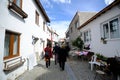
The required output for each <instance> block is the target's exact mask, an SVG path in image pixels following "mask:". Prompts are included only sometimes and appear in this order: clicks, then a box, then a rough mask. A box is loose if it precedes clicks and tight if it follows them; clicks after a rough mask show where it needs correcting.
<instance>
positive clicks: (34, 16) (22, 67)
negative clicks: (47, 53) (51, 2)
mask: <svg viewBox="0 0 120 80" xmlns="http://www.w3.org/2000/svg"><path fill="white" fill-rule="evenodd" d="M0 10H1V11H0V18H1V19H0V73H1V74H0V80H14V79H15V78H16V77H17V76H19V75H21V74H22V73H23V72H25V71H26V70H31V69H32V68H33V67H34V66H35V65H37V63H38V61H39V60H40V55H41V53H42V51H43V48H44V47H45V46H46V44H47V38H48V37H49V34H48V29H47V27H49V26H48V24H49V23H50V20H49V17H48V16H47V14H46V12H45V10H44V8H43V7H42V5H41V3H40V0H1V1H0Z"/></svg>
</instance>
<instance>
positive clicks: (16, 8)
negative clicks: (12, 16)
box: [8, 1, 28, 18]
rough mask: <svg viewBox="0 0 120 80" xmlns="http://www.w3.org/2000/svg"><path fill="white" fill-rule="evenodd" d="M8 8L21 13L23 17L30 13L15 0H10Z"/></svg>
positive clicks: (18, 13)
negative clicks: (12, 0) (13, 0)
mask: <svg viewBox="0 0 120 80" xmlns="http://www.w3.org/2000/svg"><path fill="white" fill-rule="evenodd" d="M8 9H9V10H11V11H13V12H15V13H16V14H17V15H19V16H20V17H22V18H27V17H28V15H27V14H26V13H25V12H24V11H23V10H22V9H21V8H20V7H18V6H17V5H16V4H15V3H14V2H11V1H9V4H8Z"/></svg>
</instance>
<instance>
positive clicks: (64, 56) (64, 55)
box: [58, 45, 68, 71]
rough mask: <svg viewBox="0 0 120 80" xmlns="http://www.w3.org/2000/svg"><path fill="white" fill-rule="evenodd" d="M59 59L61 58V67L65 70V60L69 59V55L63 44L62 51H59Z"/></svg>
mask: <svg viewBox="0 0 120 80" xmlns="http://www.w3.org/2000/svg"><path fill="white" fill-rule="evenodd" d="M58 56H59V57H58V60H59V66H60V69H61V70H62V71H63V70H64V68H65V62H66V60H67V57H68V53H67V49H66V47H65V45H62V46H61V48H60V52H59V53H58Z"/></svg>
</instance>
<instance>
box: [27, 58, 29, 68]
mask: <svg viewBox="0 0 120 80" xmlns="http://www.w3.org/2000/svg"><path fill="white" fill-rule="evenodd" d="M27 70H29V58H27Z"/></svg>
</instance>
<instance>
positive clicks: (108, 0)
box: [105, 0, 114, 5]
mask: <svg viewBox="0 0 120 80" xmlns="http://www.w3.org/2000/svg"><path fill="white" fill-rule="evenodd" d="M113 1H114V0H105V4H106V5H109V4H111V3H112V2H113Z"/></svg>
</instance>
